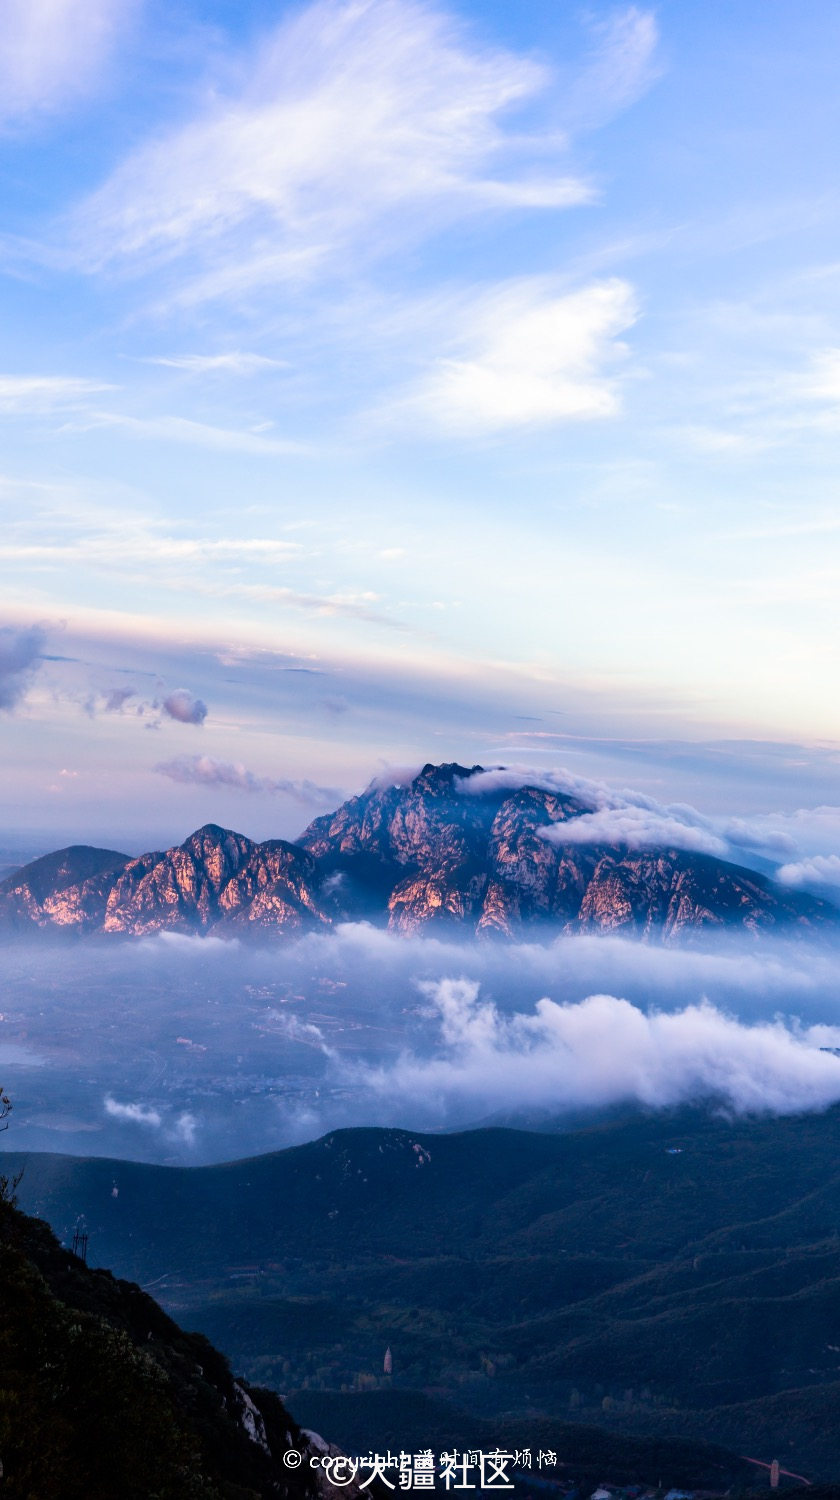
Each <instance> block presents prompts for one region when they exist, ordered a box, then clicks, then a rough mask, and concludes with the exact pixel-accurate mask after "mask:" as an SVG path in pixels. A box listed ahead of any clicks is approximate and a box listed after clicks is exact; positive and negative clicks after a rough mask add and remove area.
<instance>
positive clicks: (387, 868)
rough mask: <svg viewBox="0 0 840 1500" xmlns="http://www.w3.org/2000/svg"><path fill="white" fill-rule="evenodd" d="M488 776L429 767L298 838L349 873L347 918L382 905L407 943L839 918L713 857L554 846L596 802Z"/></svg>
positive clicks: (648, 932)
mask: <svg viewBox="0 0 840 1500" xmlns="http://www.w3.org/2000/svg"><path fill="white" fill-rule="evenodd" d="M480 770H481V768H480V767H478V766H474V767H472V769H467V768H466V767H464V766H458V765H444V766H431V765H428V766H425V767H424V768H423V770H422V771H421V772H420V774H419V775H418V776H417V777H415V778H414V780H413V781H412V782H411V783H410V784H409V785H406V786H385V787H376V786H374V787H373V788H371V789H369V790H368V791H367V792H365V793H363V794H362V796H360V797H354V798H352V799H351V800H350V801H349V802H346V803H345V804H344V806H343V807H341V808H339V809H338V811H337V812H336V813H332V814H328V815H327V816H325V817H322V818H318V819H317V820H316V821H315V822H314V823H312V824H311V825H310V827H309V828H308V829H307V830H306V832H305V833H304V835H303V837H302V838H301V840H300V842H301V844H302V845H303V846H304V847H305V848H306V849H308V850H309V851H310V852H311V853H312V854H314V855H315V856H316V857H317V858H318V859H319V861H321V862H322V863H323V864H324V865H325V866H327V867H328V868H330V869H331V870H333V871H337V872H341V873H342V874H343V875H344V877H345V880H346V886H345V900H346V903H347V905H348V907H349V909H350V911H351V912H354V913H355V914H356V915H364V914H368V915H370V914H374V911H373V908H375V907H376V905H377V901H380V902H382V903H383V904H384V907H385V911H386V912H387V920H388V925H389V927H390V928H391V929H392V930H394V931H396V932H400V933H405V934H412V933H417V932H421V931H424V930H426V929H432V930H437V929H439V928H447V927H448V928H452V929H460V930H461V931H464V930H465V929H466V930H468V931H471V932H475V933H479V934H484V935H487V936H490V935H494V934H495V935H498V936H501V937H508V938H512V937H517V936H521V935H522V934H523V933H524V932H525V931H526V930H529V929H530V930H533V928H534V925H535V924H536V923H539V922H544V923H550V924H551V925H552V927H553V928H554V929H555V930H556V929H557V928H558V927H559V928H561V929H562V930H564V931H566V932H606V933H609V932H613V933H620V934H621V935H623V936H634V937H639V938H642V939H644V940H648V941H650V940H657V941H666V942H668V941H679V940H687V939H690V938H691V937H692V936H694V935H696V934H698V933H700V932H702V931H703V930H704V929H708V928H712V929H714V928H722V927H724V926H733V925H734V926H736V927H744V928H747V929H748V930H751V931H759V930H761V929H768V928H773V927H776V926H790V925H791V924H796V925H798V926H800V927H802V928H806V929H807V928H809V927H818V926H821V925H824V924H826V923H831V922H834V921H836V920H837V916H838V914H837V912H836V910H835V908H833V907H832V906H831V905H830V904H829V903H828V902H823V901H819V900H817V899H816V898H813V897H810V896H804V895H801V894H798V893H797V894H793V893H790V892H788V891H783V890H781V889H780V888H779V887H778V886H776V885H774V884H773V882H772V881H769V880H767V879H765V878H764V877H763V876H761V875H757V874H754V873H753V872H752V871H750V870H746V869H742V868H741V867H739V866H737V865H734V864H730V863H728V862H727V861H725V860H721V859H716V858H713V857H711V856H709V855H705V854H695V853H691V852H689V851H686V850H681V849H651V850H642V851H639V850H629V849H627V848H626V847H624V848H622V847H621V846H617V845H609V846H605V845H595V844H580V843H577V842H574V843H572V842H570V843H569V844H567V845H564V844H563V843H562V839H561V838H560V837H558V834H557V833H556V832H555V833H554V835H553V837H552V839H551V840H550V841H549V840H548V839H546V838H545V836H544V835H545V832H546V830H547V829H549V828H551V827H552V826H553V827H554V828H555V829H556V828H557V825H560V828H561V829H562V824H563V823H564V822H567V821H568V820H569V819H571V818H575V817H579V816H580V815H581V814H582V813H585V812H589V811H590V810H591V808H590V806H589V805H588V804H587V803H586V802H584V801H582V800H580V799H579V798H577V797H574V796H572V795H570V794H566V793H561V792H557V791H546V790H544V789H541V788H538V787H523V788H520V789H518V790H515V791H508V790H504V789H499V788H496V789H494V790H487V791H473V790H471V789H470V786H469V783H470V779H471V778H472V777H473V776H474V775H475V774H476V773H477V772H479V771H480ZM366 903H367V905H366Z"/></svg>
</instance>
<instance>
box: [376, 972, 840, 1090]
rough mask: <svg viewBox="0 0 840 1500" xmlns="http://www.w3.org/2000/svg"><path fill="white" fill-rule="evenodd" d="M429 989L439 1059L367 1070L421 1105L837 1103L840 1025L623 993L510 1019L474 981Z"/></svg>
mask: <svg viewBox="0 0 840 1500" xmlns="http://www.w3.org/2000/svg"><path fill="white" fill-rule="evenodd" d="M421 989H422V991H423V993H424V994H425V996H426V997H427V999H428V1000H429V1002H430V1004H431V1006H432V1007H433V1009H434V1011H435V1012H436V1013H437V1016H438V1018H439V1028H440V1043H441V1045H440V1050H439V1052H438V1054H437V1055H436V1056H434V1057H425V1058H424V1057H419V1056H417V1055H415V1054H411V1053H406V1054H404V1055H403V1056H402V1057H400V1058H399V1060H398V1061H397V1062H396V1063H394V1064H393V1065H391V1066H388V1067H382V1068H376V1069H367V1070H365V1071H364V1073H363V1077H364V1082H365V1084H366V1086H368V1087H369V1088H371V1089H372V1090H374V1091H375V1092H377V1093H378V1094H379V1095H380V1096H382V1097H386V1098H387V1097H391V1098H392V1099H394V1100H398V1099H399V1100H402V1101H403V1107H404V1106H405V1102H406V1101H408V1100H416V1101H418V1102H421V1101H422V1108H423V1109H424V1110H425V1111H428V1110H430V1109H433V1108H435V1107H436V1108H437V1111H438V1113H439V1115H440V1117H441V1118H443V1119H447V1118H450V1117H452V1116H453V1115H455V1116H457V1115H459V1114H460V1115H463V1112H464V1110H465V1109H474V1110H477V1109H480V1108H482V1106H485V1107H486V1105H487V1103H488V1102H489V1101H490V1100H492V1101H494V1103H495V1107H496V1109H497V1110H498V1111H502V1112H504V1111H517V1110H538V1111H544V1112H547V1113H549V1114H552V1113H554V1114H558V1115H562V1114H563V1113H564V1112H566V1111H569V1110H571V1109H580V1108H586V1107H599V1106H600V1107H603V1106H606V1105H614V1104H622V1103H628V1102H637V1103H640V1104H643V1105H647V1106H654V1107H663V1106H673V1105H679V1104H695V1103H699V1102H708V1101H710V1102H712V1103H714V1104H716V1105H718V1106H723V1107H725V1108H726V1109H727V1110H731V1111H734V1112H736V1113H752V1112H755V1111H759V1112H770V1113H778V1114H788V1113H797V1112H799V1111H801V1110H810V1109H821V1108H824V1107H826V1106H827V1105H829V1104H834V1103H836V1102H837V1101H838V1100H840V1058H838V1057H836V1056H834V1054H833V1053H832V1052H827V1051H821V1050H820V1049H821V1047H824V1046H825V1045H826V1038H828V1037H830V1039H831V1042H832V1043H833V1045H837V1044H840V1027H833V1028H826V1027H825V1026H821V1027H818V1028H816V1034H813V1033H812V1031H810V1030H809V1029H803V1028H800V1027H798V1026H796V1025H791V1024H787V1025H786V1024H784V1023H783V1022H781V1021H770V1022H758V1023H753V1024H750V1025H746V1024H744V1022H742V1021H739V1020H737V1019H735V1018H734V1017H733V1016H730V1015H727V1014H725V1013H724V1012H723V1011H721V1010H719V1009H718V1008H716V1007H715V1006H713V1005H711V1004H708V1003H703V1002H701V1003H699V1004H696V1005H689V1006H686V1007H685V1008H683V1009H681V1010H678V1011H675V1012H671V1013H665V1012H656V1011H653V1012H650V1011H645V1010H643V1009H642V1008H641V1007H639V1006H636V1005H633V1004H631V1003H629V1002H628V1001H627V1000H623V999H619V998H617V997H616V996H614V995H589V996H587V998H586V999H584V1000H582V1001H580V1002H579V1003H577V1004H557V1003H556V1002H555V1001H554V1000H551V999H548V998H543V999H540V1000H538V1001H537V1003H536V1006H535V1007H534V1009H533V1011H531V1012H530V1013H524V1014H517V1015H513V1016H509V1015H503V1014H502V1013H501V1012H500V1011H499V1010H498V1009H497V1007H496V1006H495V1005H494V1004H493V1003H492V1002H491V1001H489V1000H484V999H481V998H480V986H479V984H478V983H477V982H476V981H474V980H469V979H453V978H445V979H442V980H438V981H435V982H426V983H424V984H423V985H422V986H421Z"/></svg>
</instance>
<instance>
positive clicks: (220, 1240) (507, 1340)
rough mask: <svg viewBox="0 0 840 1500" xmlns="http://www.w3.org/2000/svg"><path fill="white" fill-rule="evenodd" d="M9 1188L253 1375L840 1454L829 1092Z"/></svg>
mask: <svg viewBox="0 0 840 1500" xmlns="http://www.w3.org/2000/svg"><path fill="white" fill-rule="evenodd" d="M10 1159H11V1160H19V1159H20V1158H15V1157H14V1156H13V1157H12V1158H10ZM23 1191H24V1194H25V1202H26V1205H27V1207H30V1208H32V1209H33V1210H35V1211H37V1212H39V1213H40V1214H42V1215H43V1216H45V1217H47V1218H48V1219H49V1220H50V1221H51V1222H52V1224H53V1225H54V1226H55V1228H56V1229H57V1231H58V1232H59V1233H62V1234H65V1235H66V1234H69V1233H70V1232H71V1231H72V1225H73V1222H74V1220H75V1217H76V1215H77V1214H78V1213H80V1212H82V1213H84V1214H85V1215H86V1217H87V1220H88V1224H89V1227H90V1232H91V1259H92V1260H93V1259H95V1260H98V1261H101V1262H103V1263H106V1264H113V1265H115V1266H116V1268H117V1269H118V1270H119V1271H120V1272H121V1273H124V1274H128V1275H130V1276H132V1277H133V1278H135V1279H137V1280H141V1281H143V1282H145V1283H147V1284H149V1285H150V1287H151V1289H152V1290H153V1291H154V1294H155V1295H156V1296H159V1297H161V1298H162V1299H163V1300H164V1301H165V1303H166V1306H167V1307H168V1308H169V1309H170V1310H171V1311H172V1312H173V1313H174V1314H175V1315H177V1316H178V1318H179V1319H180V1320H181V1321H184V1320H186V1321H187V1322H189V1323H190V1324H192V1325H193V1326H196V1327H199V1328H201V1329H202V1331H203V1332H205V1333H206V1334H207V1335H208V1337H210V1338H212V1340H213V1341H214V1343H216V1344H217V1345H218V1346H219V1347H220V1348H222V1349H224V1350H225V1352H226V1353H227V1354H228V1355H229V1356H230V1358H231V1359H232V1360H233V1361H234V1362H235V1365H236V1367H237V1368H240V1369H242V1370H243V1371H244V1372H245V1373H246V1375H247V1376H248V1377H249V1379H252V1380H255V1381H258V1382H259V1383H261V1384H265V1385H269V1386H272V1387H273V1388H275V1389H276V1390H280V1391H288V1390H294V1389H297V1390H305V1391H307V1392H309V1393H312V1394H313V1396H314V1395H315V1394H316V1393H317V1394H319V1395H325V1394H327V1393H330V1392H334V1393H337V1394H338V1395H342V1394H343V1395H345V1396H346V1395H350V1394H352V1393H354V1392H355V1393H362V1394H366V1395H369V1394H370V1393H373V1394H374V1395H375V1394H377V1393H378V1392H382V1391H403V1392H408V1391H412V1392H416V1391H421V1392H426V1393H427V1394H428V1395H429V1396H430V1397H434V1398H435V1399H443V1400H444V1401H445V1402H451V1403H452V1404H453V1405H454V1406H455V1407H457V1408H459V1409H463V1410H465V1411H467V1412H468V1413H469V1414H470V1415H471V1416H472V1417H474V1418H475V1419H476V1420H481V1421H489V1420H492V1421H498V1420H500V1419H502V1418H504V1419H505V1420H507V1419H510V1421H511V1422H516V1421H524V1420H525V1419H527V1421H528V1422H529V1423H530V1422H531V1421H536V1420H542V1419H546V1420H551V1421H555V1422H557V1421H562V1422H566V1423H568V1422H572V1423H575V1424H578V1423H580V1424H583V1425H594V1426H603V1425H604V1423H607V1424H608V1425H609V1426H610V1428H612V1429H613V1430H615V1431H621V1432H622V1433H624V1434H627V1435H631V1434H632V1435H635V1436H638V1437H642V1436H644V1435H649V1436H656V1437H664V1436H671V1435H674V1434H677V1435H679V1436H682V1437H687V1438H691V1439H696V1440H700V1439H713V1440H714V1441H716V1442H721V1443H723V1444H724V1445H725V1446H727V1447H729V1448H735V1449H737V1450H740V1451H742V1452H745V1453H747V1454H749V1455H750V1456H751V1457H755V1458H759V1459H764V1460H769V1459H772V1458H773V1457H779V1458H780V1459H782V1460H783V1461H784V1460H787V1463H788V1466H789V1467H791V1468H793V1469H796V1470H798V1471H803V1470H808V1471H809V1472H813V1474H814V1476H815V1477H816V1476H818V1475H821V1476H824V1477H826V1478H840V1435H838V1427H837V1423H836V1419H835V1416H834V1412H835V1409H836V1402H837V1392H838V1389H840V1110H838V1109H833V1110H829V1111H827V1112H826V1113H824V1114H822V1115H812V1116H800V1117H789V1118H784V1119H758V1120H756V1119H753V1120H740V1121H736V1122H727V1121H725V1120H723V1119H715V1118H712V1117H711V1116H710V1115H709V1114H707V1113H703V1112H701V1111H684V1112H681V1113H679V1114H668V1113H659V1114H656V1115H647V1116H645V1115H637V1116H635V1117H631V1118H626V1119H624V1120H621V1121H614V1122H611V1123H609V1124H606V1125H601V1126H598V1127H593V1128H590V1129H585V1130H579V1131H576V1132H574V1133H569V1134H565V1135H551V1134H534V1133H528V1132H525V1131H514V1130H503V1129H490V1130H477V1131H471V1132H467V1133H463V1134H456V1135H448V1136H445V1135H441V1136H430V1135H415V1134H413V1133H411V1132H407V1131H399V1130H374V1129H369V1130H367V1129H366V1130H352V1131H336V1132H333V1133H332V1134H330V1135H329V1136H326V1137H324V1138H323V1139H322V1140H320V1141H315V1142H312V1143H311V1144H308V1145H305V1146H300V1147H297V1148H295V1149H293V1150H289V1151H283V1152H278V1153H275V1154H272V1155H268V1156H264V1157H259V1158H255V1159H252V1160H248V1161H242V1162H233V1163H228V1164H226V1165H223V1166H218V1167H204V1168H198V1169H193V1170H189V1169H174V1168H161V1167H154V1166H148V1165H143V1164H138V1163H126V1162H115V1161H104V1160H80V1159H77V1158H61V1157H49V1156H38V1155H34V1156H32V1157H31V1158H30V1159H29V1165H28V1168H27V1175H26V1178H25V1181H24V1189H23ZM389 1346H390V1348H391V1350H392V1352H393V1358H394V1371H393V1375H390V1376H386V1375H385V1374H384V1372H383V1357H384V1351H385V1349H386V1348H387V1347H389ZM429 1440H430V1441H436V1438H435V1436H434V1435H433V1434H430V1435H429Z"/></svg>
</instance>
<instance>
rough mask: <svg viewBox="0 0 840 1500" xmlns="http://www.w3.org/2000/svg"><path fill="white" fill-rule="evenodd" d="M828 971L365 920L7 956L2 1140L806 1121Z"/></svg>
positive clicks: (252, 1144) (208, 1148)
mask: <svg viewBox="0 0 840 1500" xmlns="http://www.w3.org/2000/svg"><path fill="white" fill-rule="evenodd" d="M838 958H840V951H838V949H837V948H832V947H830V946H823V947H819V948H818V947H813V948H812V947H810V946H808V945H807V944H804V943H802V942H794V941H782V940H776V941H769V940H765V941H761V942H753V941H747V940H745V939H744V938H743V937H732V938H730V939H728V940H722V939H719V940H717V941H715V943H714V945H713V946H708V947H706V948H705V949H702V950H698V949H692V950H691V951H690V952H681V951H679V950H673V949H662V948H650V949H648V948H645V947H644V946H642V945H640V944H637V943H631V942H625V941H622V940H620V939H614V938H603V937H580V938H575V939H568V938H566V939H564V938H559V939H558V940H557V941H555V942H554V943H552V944H546V945H541V944H538V943H518V944H510V945H504V946H502V945H497V944H481V943H477V942H475V941H471V942H454V941H453V942H442V941H439V940H437V939H434V938H425V939H419V938H418V939H404V938H398V937H395V936H392V935H390V934H388V933H387V932H384V931H382V930H380V929H374V928H371V927H368V926H366V925H364V924H348V925H346V926H344V927H340V928H339V929H338V930H337V931H335V932H333V933H331V934H321V933H311V934H308V935H307V936H305V937H301V938H300V939H299V940H297V941H296V942H290V943H288V944H286V945H283V946H278V945H276V944H272V945H271V946H270V947H267V948H265V949H260V948H254V947H252V946H250V945H246V944H240V943H238V942H235V941H233V942H229V941H224V940H222V939H220V938H214V937H209V938H198V937H187V936H183V935H178V934H164V935H161V936H158V937H154V938H149V939H145V940H143V941H142V942H140V943H138V944H136V945H134V946H132V947H131V948H126V947H122V946H115V947H104V946H103V947H99V946H97V947H96V948H95V949H92V948H84V949H83V948H80V947H79V946H78V945H67V946H66V947H57V948H51V949H47V948H44V947H37V946H36V947H31V946H29V945H26V946H21V947H18V946H13V947H9V948H8V949H6V950H5V951H4V961H5V963H4V969H5V973H4V979H3V983H2V985H1V986H0V1006H2V1020H0V1044H2V1055H3V1056H4V1057H6V1059H7V1063H6V1064H5V1065H4V1067H5V1071H4V1077H3V1083H4V1085H5V1087H6V1088H7V1090H8V1091H9V1092H10V1093H11V1095H12V1097H13V1098H14V1100H15V1116H14V1137H15V1142H14V1143H15V1144H16V1145H19V1146H20V1147H21V1148H22V1149H47V1150H56V1149H61V1150H74V1149H76V1150H80V1151H82V1152H84V1153H86V1154H87V1153H90V1152H91V1150H93V1151H95V1152H96V1153H98V1154H102V1155H112V1156H132V1157H139V1158H141V1159H142V1158H145V1159H151V1160H169V1161H193V1162H197V1161H210V1160H220V1159H224V1158H231V1157H236V1156H245V1155H248V1154H249V1153H251V1152H256V1151H266V1150H271V1149H275V1148H278V1147H282V1146H287V1145H290V1144H293V1143H294V1142H296V1141H300V1140H306V1139H311V1138H313V1137H316V1136H318V1135H320V1134H322V1133H323V1132H324V1131H327V1130H330V1129H334V1128H336V1127H338V1126H354V1125H374V1124H375V1125H402V1126H406V1127H409V1128H414V1129H421V1128H424V1129H456V1128H461V1127H468V1126H472V1125H475V1124H477V1123H480V1122H483V1121H488V1120H505V1121H509V1122H517V1121H518V1122H520V1123H525V1124H527V1123H529V1122H531V1123H539V1122H540V1121H544V1120H546V1119H547V1118H550V1119H552V1120H555V1121H557V1122H558V1123H559V1124H560V1125H562V1124H563V1121H564V1120H566V1119H569V1118H571V1117H572V1116H575V1117H579V1115H580V1113H581V1111H583V1112H584V1113H585V1112H592V1111H597V1110H604V1109H607V1108H610V1107H613V1106H618V1105H623V1106H632V1105H634V1104H638V1105H639V1106H642V1107H645V1108H658V1107H665V1106H674V1105H679V1104H689V1103H700V1102H703V1101H706V1102H708V1103H709V1105H710V1106H711V1107H713V1108H715V1109H717V1110H721V1109H722V1110H724V1111H725V1112H733V1113H737V1112H753V1111H755V1112H765V1111H772V1112H779V1113H787V1112H799V1111H805V1110H819V1109H823V1108H825V1107H826V1106H827V1105H830V1104H832V1103H834V1102H835V1101H837V1102H840V1057H838V1056H835V1055H834V1052H833V1051H830V1050H829V1051H823V1050H821V1049H823V1048H828V1049H833V1048H835V1047H837V1048H840V990H838V984H837V973H838ZM24 1038H25V1044H26V1047H27V1048H28V1049H29V1051H28V1052H27V1054H26V1057H25V1058H23V1057H21V1058H19V1059H18V1060H17V1061H16V1052H15V1048H16V1047H18V1048H19V1047H20V1046H22V1045H23V1040H24ZM115 1038H119V1045H118V1046H116V1045H115ZM80 1056H84V1058H85V1064H84V1069H83V1070H82V1071H80V1067H79V1057H80ZM33 1059H34V1061H33ZM49 1100H51V1101H52V1104H51V1105H49V1106H47V1107H45V1101H49ZM68 1119H71V1120H72V1122H73V1124H72V1128H71V1127H70V1126H68V1125H67V1123H66V1122H67V1120H68ZM9 1144H12V1143H11V1141H10V1142H9Z"/></svg>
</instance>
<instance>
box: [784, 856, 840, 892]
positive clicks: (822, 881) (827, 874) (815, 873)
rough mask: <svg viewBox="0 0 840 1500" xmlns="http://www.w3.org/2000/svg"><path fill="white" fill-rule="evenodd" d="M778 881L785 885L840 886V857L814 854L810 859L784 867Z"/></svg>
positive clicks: (797, 861)
mask: <svg viewBox="0 0 840 1500" xmlns="http://www.w3.org/2000/svg"><path fill="white" fill-rule="evenodd" d="M778 879H779V880H780V881H781V882H782V884H783V885H792V886H804V885H831V886H838V885H840V855H837V854H814V855H812V856H811V857H810V858H809V859H800V860H796V861H794V862H793V863H791V864H787V865H782V868H781V869H780V870H779V872H778Z"/></svg>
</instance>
